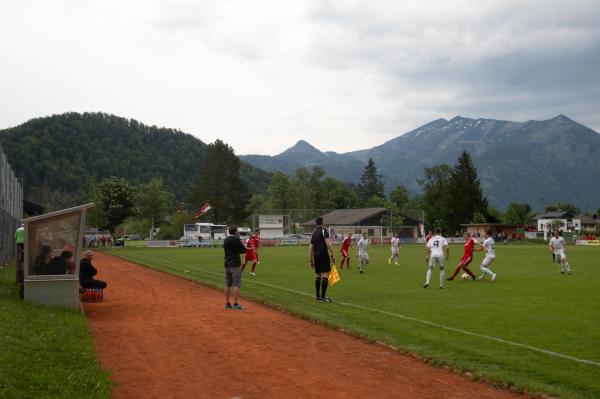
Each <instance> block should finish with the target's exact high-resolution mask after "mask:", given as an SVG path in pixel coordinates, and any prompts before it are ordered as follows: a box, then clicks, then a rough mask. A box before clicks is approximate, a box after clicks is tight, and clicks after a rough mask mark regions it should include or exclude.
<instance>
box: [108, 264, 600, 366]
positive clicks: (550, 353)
mask: <svg viewBox="0 0 600 399" xmlns="http://www.w3.org/2000/svg"><path fill="white" fill-rule="evenodd" d="M113 256H116V255H113ZM117 257H119V256H117ZM136 257H137V258H142V259H143V258H146V259H151V260H154V261H158V262H163V263H170V264H172V265H175V266H180V267H189V265H186V264H184V263H177V262H173V261H170V260H165V259H161V258H156V257H153V256H148V255H141V256H139V255H136ZM122 259H125V260H127V261H130V262H134V263H135V260H132V259H127V258H122ZM194 271H198V272H202V273H205V274H210V275H214V276H219V277H222V276H223V275H222V273H215V272H212V271H209V270H203V269H196V268H195V269H194ZM180 277H181V275H180ZM244 283H250V284H257V285H262V286H264V287H269V288H275V289H278V290H281V291H287V292H290V293H293V294H297V295H302V296H306V297H309V298H312V297H313V295H312V294H309V293H306V292H302V291H297V290H293V289H291V288H286V287H281V286H278V285H274V284H269V283H263V282H260V281H256V280H250V279H245V280H244ZM332 303H333V304H337V305H342V306H347V307H352V308H356V309H361V310H366V311H369V312H375V313H380V314H383V315H386V316H391V317H395V318H398V319H402V320H407V321H412V322H415V323H419V324H424V325H427V326H431V327H436V328H440V329H443V330H447V331H452V332H455V333H459V334H463V335H468V336H471V337H477V338H483V339H487V340H489V341H494V342H499V343H501V344H505V345H510V346H515V347H517V348H524V349H528V350H531V351H533V352H538V353H543V354H545V355H548V356H553V357H557V358H560V359H565V360H571V361H573V362H576V363H581V364H586V365H591V366H596V367H600V362H596V361H594V360H589V359H580V358H577V357H574V356H570V355H565V354H562V353H558V352H553V351H551V350H548V349H543V348H538V347H536V346H531V345H527V344H522V343H519V342H514V341H509V340H506V339H503V338H497V337H493V336H490V335H485V334H479V333H476V332H472V331H467V330H463V329H461V328H456V327H450V326H446V325H444V324H440V323H435V322H432V321H427V320H421V319H417V318H415V317H410V316H405V315H403V314H400V313H393V312H388V311H385V310H381V309H377V308H370V307H367V306H362V305H356V304H354V303H350V302H342V301H335V302H332Z"/></svg>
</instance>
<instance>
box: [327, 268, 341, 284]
mask: <svg viewBox="0 0 600 399" xmlns="http://www.w3.org/2000/svg"><path fill="white" fill-rule="evenodd" d="M328 280H329V285H334V284H335V283H337V282H338V281H340V275H339V274H338V270H337V266H336V265H335V263H334V264H333V266H332V267H331V271H330V272H329V278H328Z"/></svg>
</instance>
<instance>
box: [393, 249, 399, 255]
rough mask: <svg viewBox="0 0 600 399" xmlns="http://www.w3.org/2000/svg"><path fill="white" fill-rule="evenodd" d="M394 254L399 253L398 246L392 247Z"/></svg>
mask: <svg viewBox="0 0 600 399" xmlns="http://www.w3.org/2000/svg"><path fill="white" fill-rule="evenodd" d="M392 255H393V256H396V255H398V248H394V247H392Z"/></svg>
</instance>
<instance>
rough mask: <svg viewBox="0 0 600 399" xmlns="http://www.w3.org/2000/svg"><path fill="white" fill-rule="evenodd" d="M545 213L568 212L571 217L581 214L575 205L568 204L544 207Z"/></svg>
mask: <svg viewBox="0 0 600 399" xmlns="http://www.w3.org/2000/svg"><path fill="white" fill-rule="evenodd" d="M545 211H546V212H558V211H561V212H569V213H570V214H571V215H573V216H576V215H579V214H581V209H579V207H577V205H573V204H570V203H568V202H558V203H556V204H549V205H546V209H545Z"/></svg>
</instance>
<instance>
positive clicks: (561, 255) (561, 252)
mask: <svg viewBox="0 0 600 399" xmlns="http://www.w3.org/2000/svg"><path fill="white" fill-rule="evenodd" d="M554 257H555V258H557V259H563V260H564V259H567V255H566V254H565V250H564V249H561V250H559V251H554Z"/></svg>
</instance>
